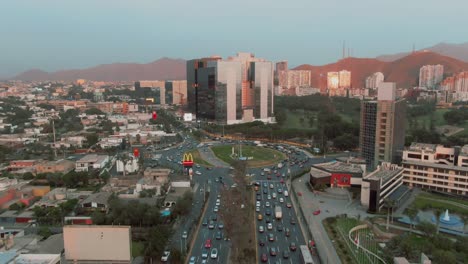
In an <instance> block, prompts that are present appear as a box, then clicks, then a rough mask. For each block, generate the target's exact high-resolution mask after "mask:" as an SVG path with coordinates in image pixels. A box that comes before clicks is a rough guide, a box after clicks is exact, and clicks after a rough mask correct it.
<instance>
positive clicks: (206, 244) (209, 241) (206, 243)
mask: <svg viewBox="0 0 468 264" xmlns="http://www.w3.org/2000/svg"><path fill="white" fill-rule="evenodd" d="M205 248H211V239H207V240H206V242H205Z"/></svg>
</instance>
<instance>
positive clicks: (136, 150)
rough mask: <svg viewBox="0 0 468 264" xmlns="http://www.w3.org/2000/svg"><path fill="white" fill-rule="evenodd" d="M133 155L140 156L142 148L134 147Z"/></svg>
mask: <svg viewBox="0 0 468 264" xmlns="http://www.w3.org/2000/svg"><path fill="white" fill-rule="evenodd" d="M133 156H134V157H135V158H138V157H139V156H140V150H139V149H137V148H134V149H133Z"/></svg>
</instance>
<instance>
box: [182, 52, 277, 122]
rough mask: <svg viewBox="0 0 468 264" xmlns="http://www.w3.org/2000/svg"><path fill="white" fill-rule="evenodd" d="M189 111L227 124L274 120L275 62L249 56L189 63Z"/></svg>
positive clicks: (197, 115) (217, 58)
mask: <svg viewBox="0 0 468 264" xmlns="http://www.w3.org/2000/svg"><path fill="white" fill-rule="evenodd" d="M187 87H188V99H189V108H190V110H191V111H192V112H193V113H195V114H196V117H197V118H198V119H207V120H212V121H216V122H219V123H225V124H236V123H245V122H252V121H255V120H259V121H263V122H272V121H273V118H272V117H273V96H274V93H273V63H272V62H270V61H267V60H265V59H260V58H256V57H255V56H254V55H253V54H250V53H238V54H237V56H233V57H229V58H227V59H226V60H223V59H221V58H220V57H212V58H202V59H194V60H190V61H188V62H187Z"/></svg>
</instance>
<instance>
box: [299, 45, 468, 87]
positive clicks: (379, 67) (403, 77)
mask: <svg viewBox="0 0 468 264" xmlns="http://www.w3.org/2000/svg"><path fill="white" fill-rule="evenodd" d="M427 64H442V65H444V72H445V74H446V75H451V74H453V73H457V72H460V71H463V70H468V63H465V62H462V61H459V60H456V59H453V58H450V57H446V56H442V55H440V54H437V53H433V52H416V53H413V54H410V55H408V56H406V57H403V58H401V59H399V60H396V61H392V62H383V61H380V60H377V59H364V58H346V59H343V60H340V61H338V62H336V63H332V64H327V65H323V66H312V65H307V64H306V65H301V66H298V67H296V68H295V69H298V70H310V71H311V72H312V86H314V87H320V88H323V87H325V85H326V79H327V72H329V71H340V70H348V71H351V85H352V87H356V88H359V87H364V85H365V80H366V78H367V77H368V76H369V75H371V74H373V73H374V72H378V71H380V72H382V73H383V74H384V76H385V80H386V81H389V82H396V83H397V86H398V87H402V88H409V87H413V86H415V85H416V83H417V80H418V77H419V69H420V68H421V67H422V66H424V65H427ZM320 76H321V77H320Z"/></svg>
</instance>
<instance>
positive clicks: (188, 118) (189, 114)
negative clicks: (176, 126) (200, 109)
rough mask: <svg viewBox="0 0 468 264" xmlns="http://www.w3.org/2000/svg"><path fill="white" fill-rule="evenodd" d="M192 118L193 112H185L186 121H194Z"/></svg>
mask: <svg viewBox="0 0 468 264" xmlns="http://www.w3.org/2000/svg"><path fill="white" fill-rule="evenodd" d="M192 120H193V115H192V113H185V114H184V121H185V122H192Z"/></svg>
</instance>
